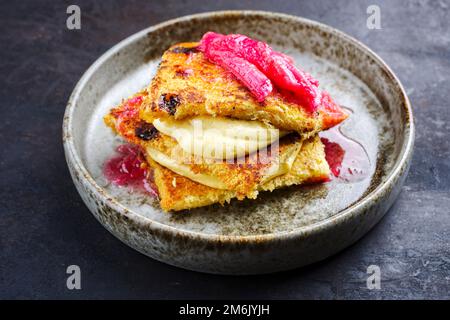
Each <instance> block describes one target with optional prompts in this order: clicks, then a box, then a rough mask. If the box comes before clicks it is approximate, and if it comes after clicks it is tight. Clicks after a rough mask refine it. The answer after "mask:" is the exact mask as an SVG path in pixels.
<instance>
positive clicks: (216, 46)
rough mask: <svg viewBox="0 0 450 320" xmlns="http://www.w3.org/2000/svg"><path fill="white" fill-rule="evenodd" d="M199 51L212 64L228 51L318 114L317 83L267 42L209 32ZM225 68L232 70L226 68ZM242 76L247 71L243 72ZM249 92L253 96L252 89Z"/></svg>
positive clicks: (319, 99) (319, 97) (319, 100)
mask: <svg viewBox="0 0 450 320" xmlns="http://www.w3.org/2000/svg"><path fill="white" fill-rule="evenodd" d="M199 49H200V50H201V51H203V52H204V53H205V55H206V56H207V58H208V59H210V60H211V61H213V62H215V60H216V59H217V54H216V53H217V52H228V53H229V54H230V55H232V56H233V57H235V58H236V59H237V58H241V59H244V60H246V61H247V62H249V63H250V65H252V66H255V67H256V69H258V70H260V71H261V73H263V74H264V75H265V76H266V77H267V78H268V79H270V80H271V82H273V84H275V85H276V86H277V87H278V88H280V89H282V90H288V91H289V92H291V93H292V94H293V95H294V96H295V97H296V98H297V99H298V100H299V102H301V104H302V105H303V106H304V107H305V108H306V109H307V110H308V111H311V112H314V111H316V110H317V108H318V107H319V105H320V103H321V92H320V90H319V88H318V85H319V83H318V81H317V80H315V79H313V78H312V77H311V75H309V74H308V73H306V72H303V71H302V70H299V69H297V68H296V67H295V66H294V64H293V61H292V59H291V58H290V57H288V56H286V55H284V54H282V53H280V52H277V51H274V50H273V49H272V48H270V47H269V45H267V44H266V43H264V42H261V41H257V40H253V39H251V38H249V37H247V36H243V35H239V34H231V35H226V36H225V35H221V34H218V33H214V32H208V33H206V34H205V35H204V36H203V38H202V40H201V42H200V46H199ZM233 60H234V59H233ZM222 66H223V67H224V68H226V69H229V67H227V65H225V66H224V65H222ZM241 73H246V72H245V71H242V70H241ZM253 74H254V72H253V71H252V72H247V73H246V77H245V79H246V80H247V81H249V79H248V78H249V77H251V76H252V75H253ZM250 82H251V81H250ZM249 89H250V91H251V92H252V93H254V91H253V90H252V89H251V88H249ZM269 93H270V92H269ZM261 96H263V95H261V94H259V95H256V94H255V97H257V99H258V100H259V99H260V98H261ZM258 97H259V98H258Z"/></svg>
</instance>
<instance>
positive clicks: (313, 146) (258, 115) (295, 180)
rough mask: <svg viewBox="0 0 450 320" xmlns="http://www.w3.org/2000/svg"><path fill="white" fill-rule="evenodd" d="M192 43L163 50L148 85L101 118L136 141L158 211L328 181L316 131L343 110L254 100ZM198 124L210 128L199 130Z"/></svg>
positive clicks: (273, 98)
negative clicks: (149, 175) (154, 190)
mask: <svg viewBox="0 0 450 320" xmlns="http://www.w3.org/2000/svg"><path fill="white" fill-rule="evenodd" d="M196 46H197V43H181V44H177V45H175V46H172V47H171V48H169V49H168V50H167V51H166V52H165V53H164V55H163V57H162V61H161V64H160V66H159V69H158V71H157V73H156V76H155V77H154V79H153V80H152V82H151V84H150V86H149V87H148V88H146V89H144V90H142V91H141V92H139V93H137V94H136V95H134V96H133V97H131V98H129V99H128V100H124V101H123V102H122V103H121V104H120V105H119V106H117V107H115V108H113V109H112V110H111V111H110V113H109V114H107V115H106V116H105V118H104V120H105V123H106V124H107V125H108V126H110V127H111V128H112V129H113V131H114V132H115V133H117V134H119V135H120V136H122V137H123V138H125V139H126V140H127V141H128V142H129V143H133V144H136V145H139V146H141V148H142V150H143V152H144V154H145V157H146V159H147V161H148V164H149V165H150V167H151V168H152V169H153V172H154V174H153V176H154V180H155V181H154V182H155V185H156V187H157V188H158V193H159V198H160V205H161V207H162V209H164V210H166V211H178V210H184V209H191V208H196V207H201V206H206V205H210V204H213V203H225V202H229V201H230V200H231V199H233V198H237V199H238V200H243V199H245V198H248V199H256V198H257V196H258V195H259V194H260V193H261V191H272V190H274V189H277V188H282V187H287V186H291V185H300V184H305V183H312V182H323V181H326V180H328V178H329V174H330V169H329V166H328V164H327V162H326V160H325V152H324V146H323V144H322V142H321V140H320V138H319V136H318V132H320V131H321V130H325V129H327V128H329V127H331V126H333V125H335V124H337V123H339V122H341V121H342V120H344V119H345V118H346V116H347V115H346V114H345V113H344V112H342V113H340V112H339V110H338V112H336V110H328V109H326V108H322V109H318V111H317V112H315V113H314V114H311V113H309V112H308V111H305V110H304V109H303V108H302V107H301V106H299V105H298V103H296V102H295V101H294V100H291V99H289V98H288V97H286V95H282V94H280V93H279V92H274V93H272V94H271V95H270V96H269V97H267V99H266V100H265V101H264V102H258V101H256V100H255V99H254V97H253V96H252V95H251V94H250V93H249V91H248V90H247V89H246V88H245V87H244V86H243V85H242V84H241V83H240V82H239V81H237V80H236V79H235V78H234V77H233V76H232V75H231V74H230V73H229V72H227V71H226V70H224V69H223V68H221V67H219V66H217V65H215V64H213V63H211V62H209V61H208V60H207V59H206V58H205V57H204V55H203V53H202V52H199V51H198V50H197V49H196ZM197 124H200V125H201V126H203V128H207V129H211V130H209V131H208V132H206V130H204V131H200V133H198V132H196V130H197V129H196V125H197ZM267 132H269V133H270V134H272V135H270V134H269V136H270V137H269V138H267V137H266V136H264V137H263V138H261V133H267ZM255 137H257V140H258V142H257V143H256V144H255V143H253V142H255V141H254V140H255V139H256V138H255ZM199 146H200V149H198V148H197V147H199ZM217 146H219V148H212V147H217ZM229 146H231V148H230V150H228V149H227V150H226V151H230V152H223V151H224V150H223V148H227V147H229ZM199 150H200V151H199ZM211 150H213V151H211ZM217 150H218V151H217Z"/></svg>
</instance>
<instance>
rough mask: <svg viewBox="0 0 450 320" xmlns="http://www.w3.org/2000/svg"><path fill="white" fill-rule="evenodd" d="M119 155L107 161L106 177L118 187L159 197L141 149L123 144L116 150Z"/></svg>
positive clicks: (104, 168) (105, 166)
mask: <svg viewBox="0 0 450 320" xmlns="http://www.w3.org/2000/svg"><path fill="white" fill-rule="evenodd" d="M116 151H117V153H118V155H116V156H114V157H113V158H111V159H109V160H108V161H106V163H105V165H104V167H103V172H104V175H105V177H106V178H107V179H108V180H109V181H110V182H112V183H114V184H115V185H118V186H128V187H132V188H133V189H137V190H143V191H145V192H147V193H149V194H151V195H153V196H158V193H157V191H156V187H155V186H154V183H153V177H152V172H151V170H149V168H148V166H147V163H146V162H145V160H144V156H143V154H142V151H141V150H140V148H139V147H137V146H133V145H130V144H123V145H120V146H118V147H117V149H116Z"/></svg>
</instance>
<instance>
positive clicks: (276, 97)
mask: <svg viewBox="0 0 450 320" xmlns="http://www.w3.org/2000/svg"><path fill="white" fill-rule="evenodd" d="M197 45H198V43H195V42H192V43H180V44H177V45H174V46H172V47H171V48H169V50H167V51H166V52H165V53H164V55H163V56H162V61H161V64H160V66H159V69H158V71H157V73H156V76H155V77H154V78H153V80H152V82H151V84H150V86H149V88H148V89H147V91H148V95H147V96H146V97H145V99H144V103H143V108H142V109H141V118H142V119H143V120H145V121H147V122H149V123H152V122H153V120H154V119H156V118H166V117H171V118H174V119H177V120H179V119H184V118H189V117H193V116H198V115H212V116H221V117H231V118H237V119H243V120H259V121H262V122H266V123H270V124H272V125H273V126H275V127H276V128H278V129H282V130H287V131H297V132H299V133H300V134H302V136H304V137H308V136H312V135H314V134H316V133H317V132H319V131H321V130H324V129H327V128H329V127H331V126H333V125H335V124H337V123H339V122H341V121H343V120H344V119H345V118H346V117H347V114H346V113H345V112H344V111H342V109H340V108H339V107H337V108H338V109H336V110H333V111H330V110H328V109H326V108H319V110H318V111H316V112H315V113H314V114H311V113H309V112H308V111H305V109H304V108H302V107H301V106H300V105H299V104H298V103H297V102H296V101H294V100H292V99H290V98H287V97H286V95H285V94H283V95H282V94H280V93H279V92H277V91H274V92H273V93H271V94H270V95H269V96H268V97H267V98H266V100H265V101H264V102H261V103H260V102H258V101H256V100H255V98H254V97H253V96H252V94H251V93H250V92H249V91H248V90H247V88H245V87H244V86H243V85H242V84H241V83H240V82H239V81H238V80H237V79H236V78H235V77H234V76H233V75H232V74H230V73H229V72H228V71H226V70H225V69H223V68H221V67H220V66H217V65H215V64H213V63H211V62H209V61H208V60H207V59H206V58H205V56H204V55H203V53H202V52H200V51H198V50H197V49H196V46H197Z"/></svg>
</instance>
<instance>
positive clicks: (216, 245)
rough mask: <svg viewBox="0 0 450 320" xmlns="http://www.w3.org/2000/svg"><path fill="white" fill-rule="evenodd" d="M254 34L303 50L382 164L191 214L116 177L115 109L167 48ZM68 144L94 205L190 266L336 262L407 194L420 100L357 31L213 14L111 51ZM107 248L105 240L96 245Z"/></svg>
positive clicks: (155, 253)
mask: <svg viewBox="0 0 450 320" xmlns="http://www.w3.org/2000/svg"><path fill="white" fill-rule="evenodd" d="M209 30H213V31H217V32H221V33H243V34H246V35H249V36H251V37H255V38H258V39H261V40H263V41H266V42H268V43H269V44H271V45H272V46H274V47H275V48H276V49H279V50H282V51H283V52H285V53H287V54H289V55H292V56H293V57H294V58H295V60H296V63H297V64H298V65H300V66H301V67H302V68H303V69H305V70H307V71H309V72H310V73H312V74H313V76H314V77H316V78H318V79H319V81H320V83H321V87H322V88H324V89H326V90H327V91H329V92H330V93H331V95H332V96H333V97H334V98H335V100H336V101H337V102H338V103H340V104H342V105H344V106H346V107H347V108H349V109H350V110H351V113H352V114H351V116H350V118H349V119H348V120H347V121H346V122H345V123H344V124H343V125H342V127H341V131H342V132H343V133H344V134H345V135H346V136H348V137H349V138H351V139H354V140H356V141H358V142H359V143H360V144H361V145H362V146H363V147H364V148H365V150H366V152H367V156H368V157H369V159H370V162H371V169H370V170H371V171H370V172H369V175H368V177H367V178H365V179H362V180H360V181H357V182H353V183H346V182H343V181H340V180H339V179H335V180H333V181H332V182H330V183H326V184H321V185H315V186H309V187H298V186H297V187H291V188H287V189H283V190H276V191H274V192H272V193H270V192H268V193H263V194H260V196H259V198H258V199H257V200H256V201H252V200H250V201H241V202H239V201H232V203H231V204H230V205H226V206H223V207H222V206H220V205H213V206H209V207H204V208H199V209H195V210H191V211H185V212H178V213H170V214H169V213H164V212H162V211H161V209H160V208H159V206H158V202H157V201H156V200H154V199H152V198H151V197H149V196H145V195H143V194H141V193H139V192H132V191H130V190H129V189H127V188H118V187H116V186H114V185H111V184H109V183H108V182H107V181H106V180H105V178H104V177H103V174H102V165H103V163H104V162H105V160H106V159H108V158H109V157H111V155H112V154H113V153H114V148H115V146H116V145H118V144H119V143H121V140H120V138H118V137H115V136H114V135H113V134H112V132H111V130H109V129H108V128H106V126H105V125H104V124H103V122H102V116H103V115H104V114H106V113H107V112H108V110H109V109H110V108H111V107H112V106H114V105H115V104H117V103H118V102H120V100H121V99H122V98H125V97H127V96H129V95H131V94H132V93H134V92H136V91H138V90H139V89H141V88H143V87H144V86H146V85H148V84H149V83H150V80H151V78H152V77H153V75H154V73H155V68H156V65H157V64H158V62H159V58H160V56H161V54H162V53H163V51H164V50H166V49H167V48H168V47H169V46H170V45H171V44H174V43H177V42H182V41H195V40H198V39H199V38H200V37H201V36H202V34H203V33H205V32H206V31H209ZM63 133H64V136H63V137H64V148H65V154H66V159H67V163H68V166H69V169H70V173H71V174H72V177H73V181H74V183H75V185H76V187H77V189H78V191H79V193H80V195H81V197H82V198H83V200H84V202H85V203H86V205H87V206H88V207H89V209H90V210H91V211H92V213H93V214H94V215H95V217H96V218H97V219H98V220H99V221H100V223H102V224H103V225H104V226H105V228H106V229H108V230H109V231H110V232H111V233H112V234H114V235H115V236H116V237H117V238H119V239H120V240H122V241H123V242H125V243H126V244H128V245H129V246H131V247H133V248H134V249H136V250H138V251H140V252H142V253H144V254H146V255H148V256H150V257H152V258H154V259H157V260H160V261H163V262H166V263H169V264H171V265H175V266H179V267H182V268H186V269H191V270H196V271H202V272H210V273H222V274H255V273H266V272H274V271H280V270H287V269H291V268H295V267H299V266H303V265H306V264H309V263H312V262H315V261H318V260H321V259H324V258H326V257H328V256H330V255H332V254H334V253H336V252H338V251H339V250H341V249H343V248H345V247H347V246H348V245H350V244H352V243H353V242H355V241H356V240H358V239H359V238H360V237H362V236H363V235H364V234H365V233H366V232H367V231H368V230H369V229H370V228H372V227H373V226H374V225H375V224H376V223H377V222H378V221H379V220H380V219H381V218H382V217H383V215H384V214H385V213H386V211H387V210H388V209H389V207H390V206H391V205H392V203H393V202H394V200H395V198H396V197H397V195H398V194H399V192H400V190H401V186H402V184H403V181H404V179H405V177H406V174H407V171H408V167H409V163H410V160H411V154H412V150H413V141H414V127H413V118H412V113H411V107H410V104H409V101H408V98H407V96H406V95H405V92H404V90H403V88H402V86H401V84H400V82H399V81H398V79H397V78H396V77H395V75H394V74H393V73H392V71H391V70H390V69H389V67H388V66H387V65H386V64H385V63H384V62H383V61H382V60H381V59H380V58H379V57H378V56H377V55H376V54H374V53H373V52H372V51H371V50H370V49H368V48H367V47H365V46H364V45H362V44H361V43H359V42H358V41H356V40H355V39H353V38H351V37H349V36H347V35H345V34H344V33H342V32H339V31H337V30H335V29H333V28H331V27H328V26H326V25H323V24H320V23H317V22H313V21H310V20H306V19H302V18H298V17H293V16H288V15H284V14H277V13H269V12H254V11H226V12H212V13H204V14H198V15H192V16H187V17H183V18H179V19H175V20H171V21H168V22H165V23H162V24H158V25H156V26H153V27H150V28H148V29H146V30H143V31H141V32H139V33H137V34H135V35H133V36H131V37H129V38H127V39H125V40H124V41H122V42H120V43H119V44H117V45H116V46H114V47H113V48H112V49H110V50H109V51H108V52H106V53H105V54H104V55H103V56H101V57H100V58H99V59H98V60H97V61H96V62H95V63H94V64H93V65H92V66H91V67H90V68H89V70H88V71H87V72H86V73H85V74H84V75H83V77H82V78H81V80H80V81H79V82H78V84H77V86H76V88H75V90H74V91H73V93H72V96H71V97H70V100H69V103H68V105H67V109H66V113H65V117H64V125H63ZM92 245H93V246H95V243H93V244H92Z"/></svg>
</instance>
